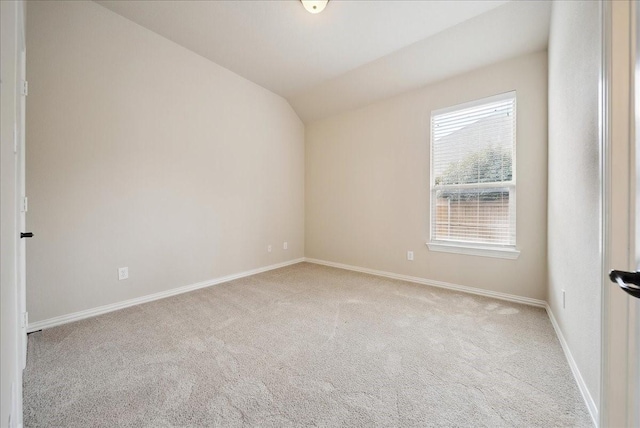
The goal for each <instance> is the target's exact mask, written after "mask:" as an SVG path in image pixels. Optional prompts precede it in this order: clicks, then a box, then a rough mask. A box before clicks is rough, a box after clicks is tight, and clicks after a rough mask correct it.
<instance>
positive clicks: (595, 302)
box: [547, 2, 601, 405]
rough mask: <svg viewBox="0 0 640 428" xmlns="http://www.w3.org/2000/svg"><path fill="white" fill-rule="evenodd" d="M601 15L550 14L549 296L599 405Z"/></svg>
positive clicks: (590, 6) (569, 7)
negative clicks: (564, 298)
mask: <svg viewBox="0 0 640 428" xmlns="http://www.w3.org/2000/svg"><path fill="white" fill-rule="evenodd" d="M598 8H599V6H598V3H597V2H554V4H553V9H552V15H551V33H550V38H549V222H548V223H549V230H548V241H549V250H548V270H549V273H548V275H549V280H548V281H549V290H548V297H547V298H548V301H549V305H550V306H551V309H552V311H553V313H554V315H555V318H556V320H557V321H558V324H559V325H560V329H561V330H562V333H563V335H564V337H565V339H566V341H567V343H568V345H569V348H570V349H571V353H572V355H573V358H574V359H575V361H576V364H577V365H578V368H579V370H580V372H581V374H582V377H583V378H584V381H585V383H586V385H587V388H588V389H589V392H590V393H591V397H592V398H593V399H594V401H595V403H596V405H597V403H598V397H599V391H600V380H599V378H600V375H599V372H600V281H601V280H600V278H601V271H600V253H599V247H600V245H599V222H600V220H599V212H600V202H599V188H600V187H599V186H600V184H599V169H598V168H599V166H598V165H599V161H598V156H599V155H598V150H599V139H598V72H599V65H600V52H599V46H600V32H599V31H598V28H599V19H600V15H599V9H598ZM562 290H565V293H566V308H564V309H563V308H562Z"/></svg>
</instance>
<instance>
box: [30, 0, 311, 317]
mask: <svg viewBox="0 0 640 428" xmlns="http://www.w3.org/2000/svg"><path fill="white" fill-rule="evenodd" d="M28 16H29V19H28V23H27V43H28V46H27V50H28V52H29V62H28V70H27V73H28V80H29V84H30V94H29V100H28V112H27V113H28V114H27V116H28V123H27V128H28V133H27V147H28V149H27V150H28V154H27V155H28V159H27V165H28V171H27V176H28V180H27V193H28V195H29V202H30V204H29V205H30V207H29V214H28V219H27V222H28V226H29V230H31V231H33V232H34V233H35V235H36V238H35V239H33V240H31V241H30V242H29V249H28V259H29V263H28V266H29V267H28V284H29V287H28V296H27V303H28V309H29V313H30V320H31V321H40V320H44V319H49V318H51V317H55V316H59V315H64V314H69V313H73V312H76V311H80V310H85V309H91V308H95V307H98V306H101V305H105V304H110V303H114V302H120V301H123V300H126V299H131V298H135V297H139V296H144V295H148V294H151V293H156V292H161V291H164V290H168V289H172V288H176V287H179V286H185V285H190V284H193V283H196V282H199V281H204V280H208V279H212V278H217V277H221V276H224V275H229V274H233V273H238V272H243V271H246V270H250V269H254V268H258V267H262V266H268V265H271V264H275V263H279V262H284V261H287V260H291V259H295V258H299V257H302V256H303V251H304V141H303V140H304V127H303V124H302V122H301V121H300V120H299V118H298V117H297V115H296V114H295V113H294V112H293V110H292V109H291V107H290V106H289V104H288V103H287V102H286V101H285V100H284V99H282V98H281V97H279V96H276V95H274V94H273V93H271V92H269V91H267V90H265V89H263V88H261V87H259V86H257V85H255V84H253V83H251V82H249V81H247V80H245V79H243V78H240V77H239V76H237V75H235V74H233V73H231V72H229V71H228V70H226V69H224V68H222V67H219V66H217V65H216V64H214V63H212V62H210V61H208V60H206V59H204V58H202V57H200V56H198V55H196V54H194V53H192V52H190V51H188V50H186V49H184V48H182V47H179V46H177V45H175V44H174V43H172V42H170V41H168V40H166V39H164V38H162V37H160V36H158V35H157V34H155V33H152V32H151V31H148V30H146V29H144V28H142V27H140V26H138V25H136V24H134V23H132V22H130V21H128V20H126V19H124V18H122V17H120V16H119V15H116V14H115V13H113V12H111V11H109V10H107V9H105V8H103V7H101V6H99V5H97V4H95V3H93V2H33V3H29V5H28ZM284 241H287V242H288V244H289V249H288V250H283V245H282V244H283V242H284ZM269 244H272V245H273V248H274V251H273V252H271V253H268V252H267V245H269ZM123 266H127V267H128V268H129V279H128V280H125V281H118V278H117V268H118V267H123Z"/></svg>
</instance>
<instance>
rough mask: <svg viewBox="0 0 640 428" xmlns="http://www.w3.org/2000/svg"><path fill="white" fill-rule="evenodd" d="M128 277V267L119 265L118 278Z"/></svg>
mask: <svg viewBox="0 0 640 428" xmlns="http://www.w3.org/2000/svg"><path fill="white" fill-rule="evenodd" d="M127 278H129V268H128V267H121V268H118V280H120V281H122V280H123V279H127Z"/></svg>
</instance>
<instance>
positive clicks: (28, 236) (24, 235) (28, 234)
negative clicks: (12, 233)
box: [20, 232, 33, 238]
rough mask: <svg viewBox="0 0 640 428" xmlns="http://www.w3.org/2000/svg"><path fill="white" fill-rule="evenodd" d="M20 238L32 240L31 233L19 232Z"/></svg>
mask: <svg viewBox="0 0 640 428" xmlns="http://www.w3.org/2000/svg"><path fill="white" fill-rule="evenodd" d="M20 238H33V232H20Z"/></svg>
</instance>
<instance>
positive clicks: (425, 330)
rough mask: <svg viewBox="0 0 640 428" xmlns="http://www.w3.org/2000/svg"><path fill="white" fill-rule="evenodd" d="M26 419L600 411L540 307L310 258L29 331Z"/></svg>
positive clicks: (430, 420)
mask: <svg viewBox="0 0 640 428" xmlns="http://www.w3.org/2000/svg"><path fill="white" fill-rule="evenodd" d="M24 411H25V425H26V426H27V427H35V426H42V427H50V426H64V427H90V426H91V427H98V426H103V427H117V426H148V427H167V426H225V427H226V426H231V427H234V426H265V427H269V426H275V427H284V426H308V425H313V426H385V427H387V426H402V427H410V426H421V427H423V426H465V427H470V426H487V427H500V426H514V427H530V426H544V427H550V426H583V427H587V426H592V424H591V422H590V418H589V415H588V413H587V410H586V407H585V405H584V403H583V401H582V398H581V396H580V393H579V391H578V388H577V386H576V384H575V381H574V379H573V377H572V375H571V371H570V369H569V366H568V364H567V362H566V360H565V357H564V355H563V352H562V349H561V347H560V344H559V342H558V340H557V338H556V336H555V333H554V331H553V327H552V326H551V323H550V322H549V319H548V318H547V315H546V313H545V311H544V310H543V309H539V308H533V307H528V306H523V305H517V304H511V303H507V302H503V301H498V300H493V299H489V298H484V297H478V296H473V295H467V294H462V293H456V292H450V291H447V290H441V289H437V288H431V287H427V286H423V285H416V284H411V283H406V282H402V281H395V280H389V279H385V278H379V277H375V276H369V275H365V274H360V273H354V272H349V271H344V270H339V269H333V268H328V267H323V266H318V265H312V264H308V263H301V264H297V265H294V266H290V267H286V268H283V269H278V270H274V271H270V272H266V273H262V274H259V275H255V276H252V277H248V278H244V279H239V280H236V281H233V282H229V283H225V284H221V285H217V286H214V287H210V288H207V289H202V290H199V291H195V292H191V293H188V294H182V295H179V296H175V297H171V298H168V299H164V300H159V301H155V302H151V303H147V304H144V305H140V306H136V307H132V308H128V309H125V310H121V311H118V312H113V313H110V314H106V315H102V316H99V317H96V318H92V319H88V320H84V321H79V322H76V323H73V324H67V325H64V326H60V327H56V328H52V329H48V330H44V331H42V332H38V333H34V334H31V335H30V336H29V351H28V362H27V369H26V371H25V377H24Z"/></svg>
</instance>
